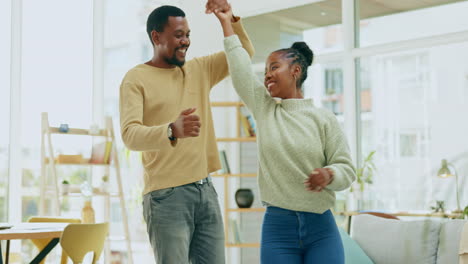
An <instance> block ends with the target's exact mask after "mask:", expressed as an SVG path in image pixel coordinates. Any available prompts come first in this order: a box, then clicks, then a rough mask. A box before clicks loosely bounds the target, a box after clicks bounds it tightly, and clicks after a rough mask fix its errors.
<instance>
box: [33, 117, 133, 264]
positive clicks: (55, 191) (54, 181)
mask: <svg viewBox="0 0 468 264" xmlns="http://www.w3.org/2000/svg"><path fill="white" fill-rule="evenodd" d="M54 134H60V135H65V136H92V137H102V138H103V139H104V140H105V142H112V146H111V148H110V154H109V155H110V156H109V163H90V162H89V160H80V161H77V162H58V161H59V160H58V159H56V157H55V155H54V145H53V140H52V135H54ZM70 140H73V137H70ZM112 153H114V155H116V153H117V147H116V140H115V134H114V126H113V123H112V119H111V117H107V118H106V126H105V129H100V130H99V131H97V133H90V131H89V130H88V129H82V128H69V129H68V131H67V132H65V133H64V132H61V131H60V129H59V128H58V127H51V126H50V124H49V117H48V114H47V113H42V129H41V179H40V198H39V199H40V200H39V214H40V215H42V216H44V215H45V212H46V206H47V205H49V206H51V210H50V211H51V212H52V214H53V215H55V216H60V215H61V206H60V205H61V202H62V200H63V198H64V197H80V196H82V194H81V191H80V190H79V187H75V188H73V189H71V190H70V191H69V192H67V193H66V194H63V193H62V192H60V190H59V179H58V176H57V167H58V166H98V167H103V168H104V170H105V174H106V175H111V174H110V170H111V168H113V169H115V175H116V180H117V187H118V188H117V191H116V192H109V191H103V190H100V189H98V188H93V189H92V196H102V197H104V200H105V208H104V211H105V213H104V218H105V219H104V221H105V222H110V209H111V208H110V207H111V203H110V199H111V198H112V197H115V198H118V199H119V202H120V209H121V213H122V221H123V228H124V236H120V239H119V240H125V241H126V247H127V252H126V253H127V257H128V261H127V263H129V264H132V263H133V257H132V249H131V240H130V231H129V225H128V215H127V209H126V205H125V198H124V193H123V187H122V178H121V174H120V164H119V159H118V158H113V155H112ZM47 199H50V201H51V202H50V203H47V202H46V200H47ZM114 237H115V236H112V234H109V235H108V238H107V240H108V241H110V240H112V238H114ZM105 256H106V258H105V263H110V260H111V259H110V258H111V255H110V249H109V243H106V249H105Z"/></svg>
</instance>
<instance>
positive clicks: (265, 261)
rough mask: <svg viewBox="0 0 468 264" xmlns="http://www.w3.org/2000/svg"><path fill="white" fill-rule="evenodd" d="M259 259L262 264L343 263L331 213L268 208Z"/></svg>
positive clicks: (339, 241) (341, 247)
mask: <svg viewBox="0 0 468 264" xmlns="http://www.w3.org/2000/svg"><path fill="white" fill-rule="evenodd" d="M260 259H261V263H262V264H277V263H278V264H284V263H287V264H312V263H313V264H344V250H343V244H342V242H341V237H340V233H339V231H338V228H337V226H336V223H335V219H334V218H333V214H332V213H331V211H330V210H327V211H326V212H324V213H323V214H315V213H307V212H297V211H291V210H286V209H282V208H278V207H274V206H268V207H267V210H266V213H265V217H264V218H263V226H262V242H261V249H260Z"/></svg>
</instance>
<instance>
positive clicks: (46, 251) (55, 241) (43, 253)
mask: <svg viewBox="0 0 468 264" xmlns="http://www.w3.org/2000/svg"><path fill="white" fill-rule="evenodd" d="M58 242H59V238H58V237H57V238H53V239H52V240H50V242H49V244H47V246H45V248H44V249H42V250H41V252H39V254H37V256H36V257H35V258H34V259H33V260H32V261H31V262H30V264H39V263H40V262H41V261H42V260H43V259H44V258H45V257H46V256H47V254H49V252H50V251H52V249H54V247H55V245H57V244H58Z"/></svg>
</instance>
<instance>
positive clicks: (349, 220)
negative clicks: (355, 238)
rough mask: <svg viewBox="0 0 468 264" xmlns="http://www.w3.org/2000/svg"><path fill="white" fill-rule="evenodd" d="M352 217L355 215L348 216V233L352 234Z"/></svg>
mask: <svg viewBox="0 0 468 264" xmlns="http://www.w3.org/2000/svg"><path fill="white" fill-rule="evenodd" d="M351 219H353V216H351V215H350V216H348V230H346V231H348V235H351Z"/></svg>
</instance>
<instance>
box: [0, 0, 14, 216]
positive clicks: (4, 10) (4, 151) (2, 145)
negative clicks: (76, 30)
mask: <svg viewBox="0 0 468 264" xmlns="http://www.w3.org/2000/svg"><path fill="white" fill-rule="evenodd" d="M10 3H11V1H1V2H0V35H1V36H2V41H0V124H2V129H0V222H6V221H7V208H8V200H7V197H8V195H7V194H8V175H9V148H10V143H9V142H10V43H11V6H10Z"/></svg>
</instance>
